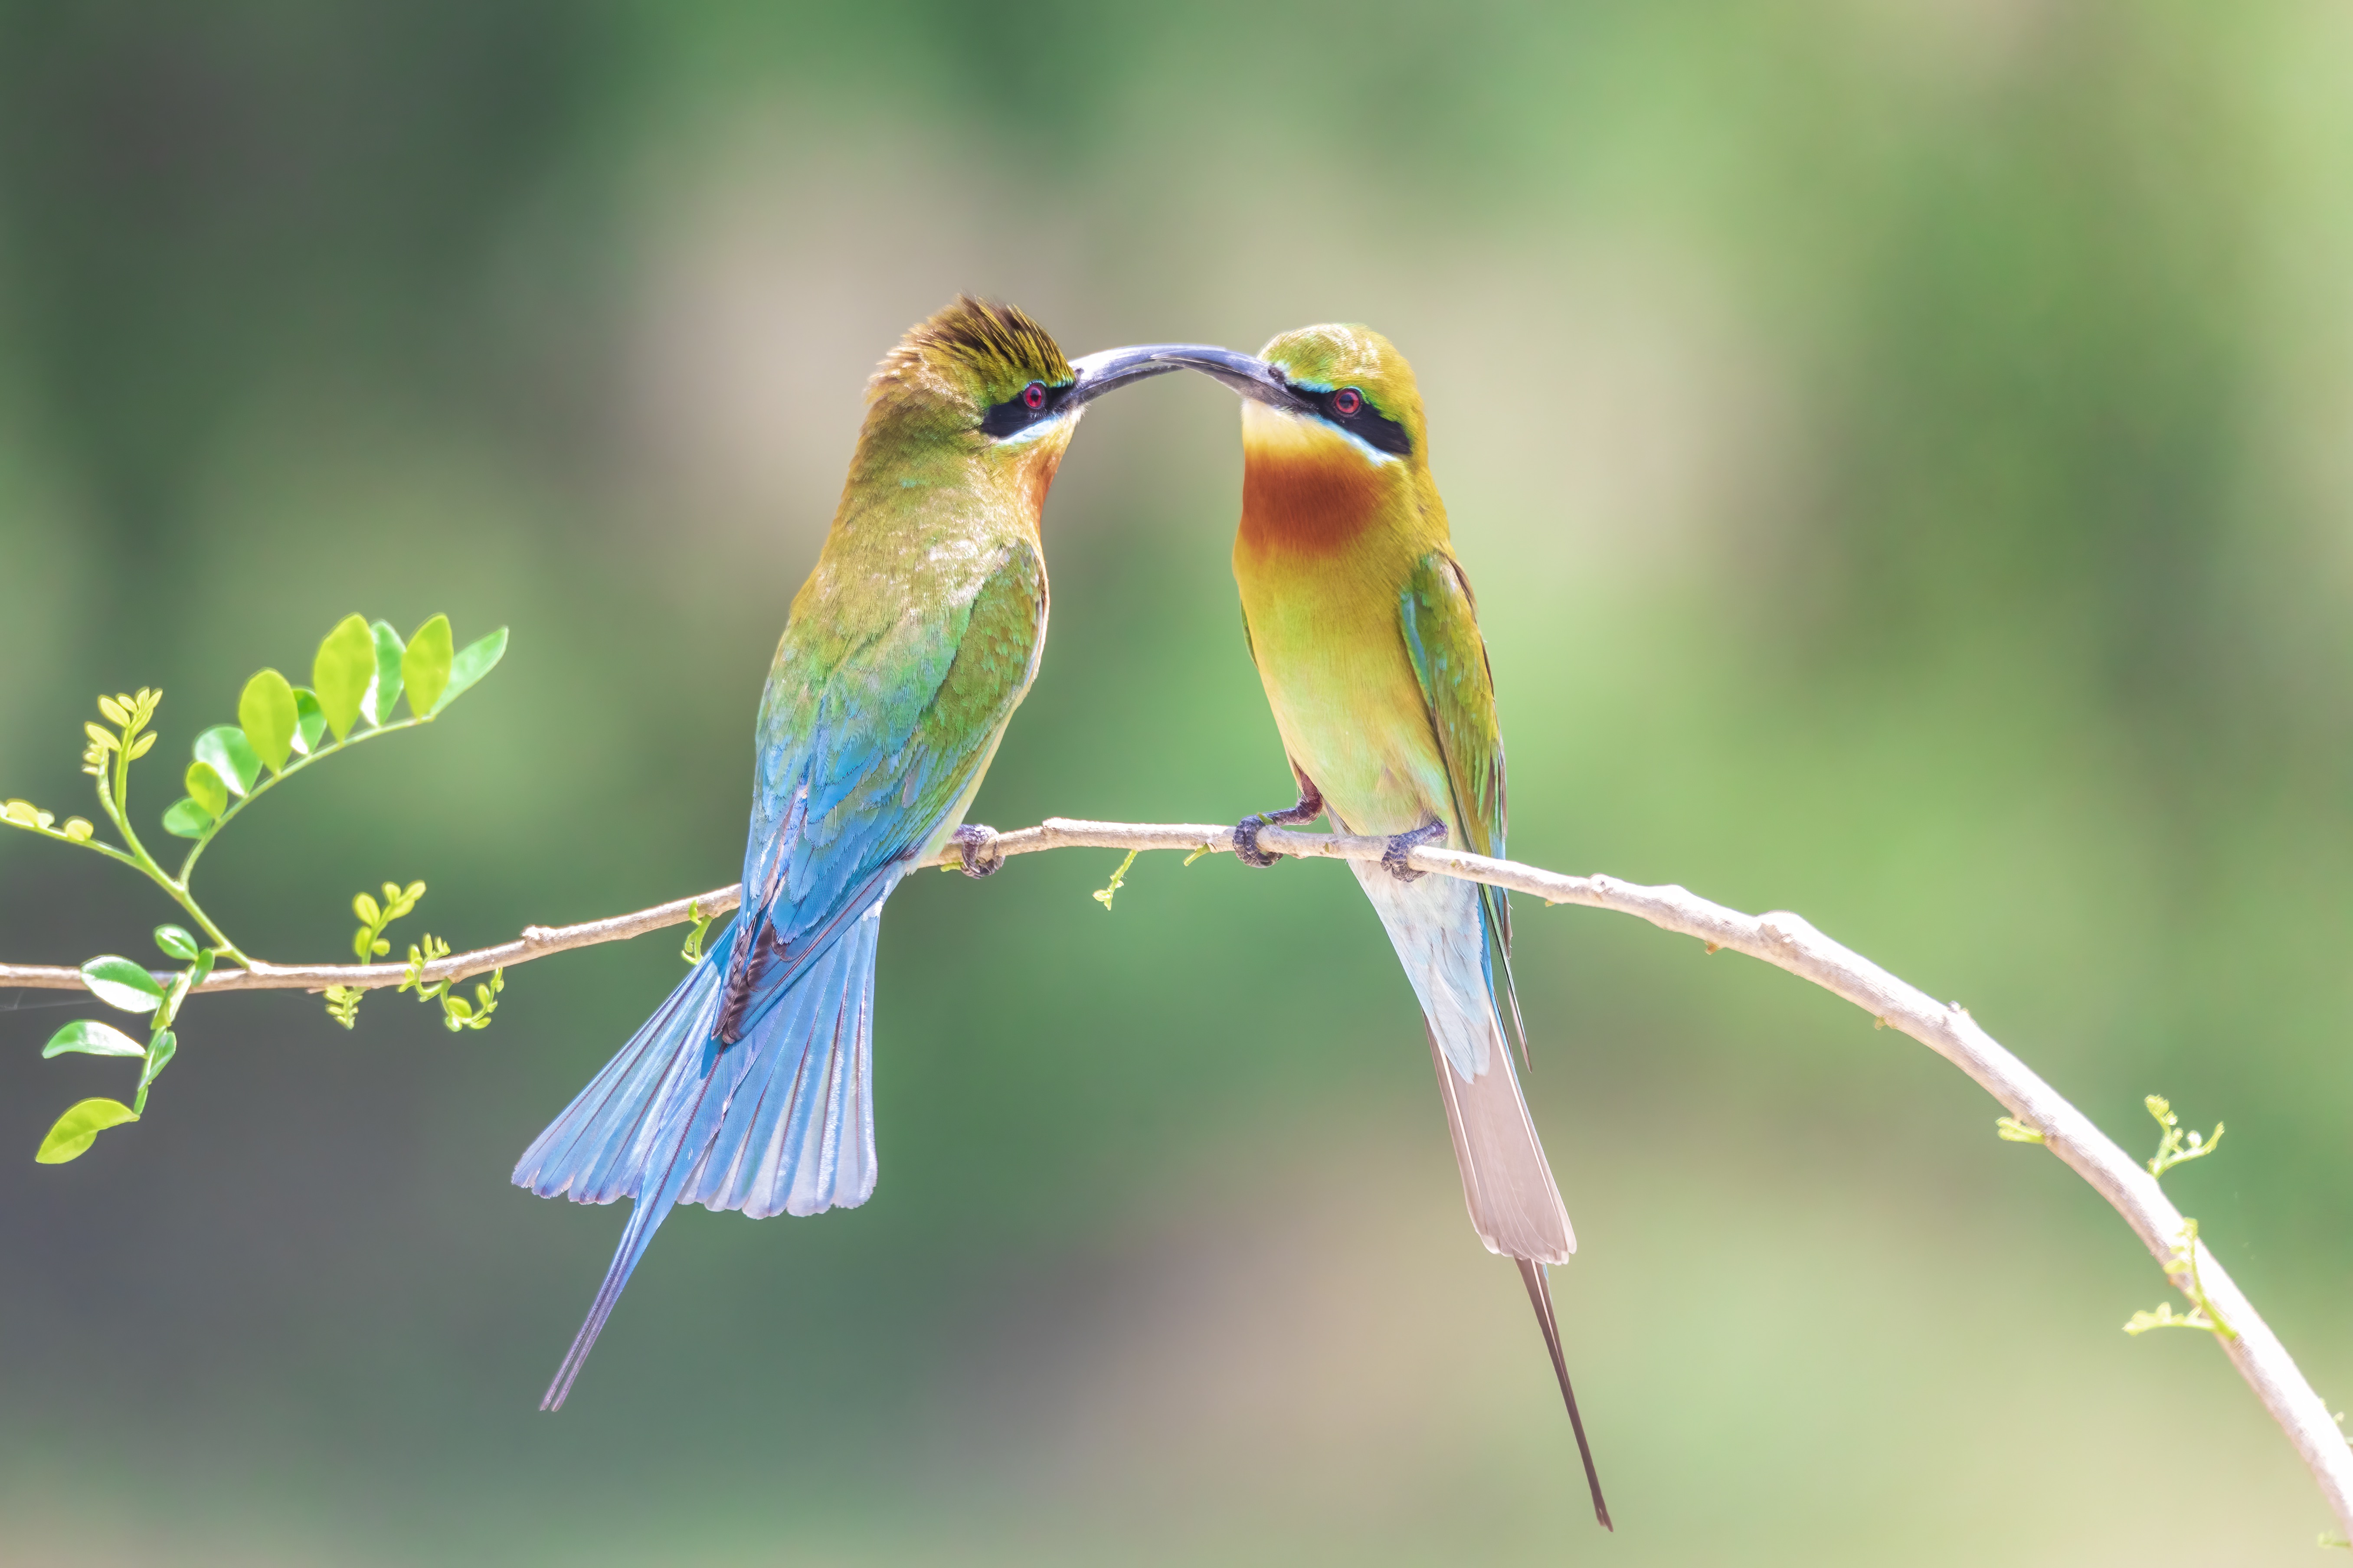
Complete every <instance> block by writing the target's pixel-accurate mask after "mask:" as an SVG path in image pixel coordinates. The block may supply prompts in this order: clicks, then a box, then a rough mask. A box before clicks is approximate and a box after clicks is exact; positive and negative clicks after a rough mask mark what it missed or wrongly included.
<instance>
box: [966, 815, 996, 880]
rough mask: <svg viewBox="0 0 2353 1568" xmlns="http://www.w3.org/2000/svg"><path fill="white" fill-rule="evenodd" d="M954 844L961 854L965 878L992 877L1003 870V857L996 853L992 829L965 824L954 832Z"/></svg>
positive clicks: (975, 823) (993, 829) (994, 836)
mask: <svg viewBox="0 0 2353 1568" xmlns="http://www.w3.org/2000/svg"><path fill="white" fill-rule="evenodd" d="M954 842H955V846H956V847H957V848H958V849H959V850H961V851H962V852H963V855H964V874H965V876H967V877H994V876H996V875H997V872H999V871H1001V870H1003V869H1004V868H1005V857H1004V856H1003V855H1001V854H999V853H997V829H995V828H994V827H989V826H984V825H983V824H981V823H977V822H967V823H965V825H964V826H962V827H959V828H957V829H956V830H955V835H954Z"/></svg>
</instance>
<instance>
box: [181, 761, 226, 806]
mask: <svg viewBox="0 0 2353 1568" xmlns="http://www.w3.org/2000/svg"><path fill="white" fill-rule="evenodd" d="M187 785H188V798H189V799H190V800H193V801H195V803H196V804H197V805H201V806H203V807H204V808H205V815H206V816H219V815H220V814H221V813H222V812H224V811H227V809H228V785H227V784H223V783H222V782H221V776H220V770H219V769H218V768H216V767H214V766H213V765H212V763H189V764H188V777H187Z"/></svg>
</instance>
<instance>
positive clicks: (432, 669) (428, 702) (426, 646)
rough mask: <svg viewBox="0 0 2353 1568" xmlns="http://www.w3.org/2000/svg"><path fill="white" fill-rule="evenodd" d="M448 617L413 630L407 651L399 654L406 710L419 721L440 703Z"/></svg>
mask: <svg viewBox="0 0 2353 1568" xmlns="http://www.w3.org/2000/svg"><path fill="white" fill-rule="evenodd" d="M449 646H450V645H449V617H448V616H434V617H433V618H432V619H431V620H429V621H427V622H426V623H425V624H424V625H423V626H419V627H417V635H416V636H415V637H410V638H409V639H408V651H407V652H406V653H405V654H403V655H401V658H400V673H401V678H402V679H404V680H406V682H407V684H408V710H409V711H410V712H411V713H414V714H416V715H417V717H419V718H423V717H424V716H425V715H426V714H427V713H430V712H432V711H433V705H434V704H435V703H437V702H438V701H440V700H441V692H442V690H443V689H444V688H446V687H448V684H449V664H450V655H449ZM475 679H478V680H479V679H481V678H480V676H476V677H475Z"/></svg>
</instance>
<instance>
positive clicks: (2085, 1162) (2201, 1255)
mask: <svg viewBox="0 0 2353 1568" xmlns="http://www.w3.org/2000/svg"><path fill="white" fill-rule="evenodd" d="M1259 843H1260V845H1261V847H1263V848H1266V849H1269V850H1273V851H1276V852H1279V853H1282V854H1284V855H1296V856H1301V857H1303V858H1314V859H1343V860H1378V859H1380V858H1381V857H1382V855H1383V853H1384V852H1385V851H1386V850H1387V848H1388V840H1386V839H1382V838H1351V837H1338V836H1335V835H1330V834H1322V833H1296V832H1292V831H1289V830H1287V829H1283V828H1276V827H1270V828H1266V829H1264V830H1263V831H1262V832H1261V834H1260V836H1259ZM1232 847H1233V829H1232V828H1231V827H1229V826H1214V825H1211V824H1207V823H1156V824H1141V823H1120V822H1081V821H1074V820H1072V819H1071V818H1068V817H1059V816H1056V817H1048V818H1047V819H1046V820H1045V821H1044V822H1043V823H1041V824H1039V826H1036V827H1026V828H1022V829H1021V830H1019V831H1018V832H1014V833H1007V834H1004V835H1001V836H1000V837H998V838H997V843H996V846H995V848H996V849H997V850H999V851H1001V852H1002V853H1004V854H1007V855H1029V854H1034V853H1037V852H1038V851H1040V850H1045V849H1068V848H1099V849H1130V850H1144V849H1184V850H1193V849H1203V848H1207V849H1211V850H1229V849H1231V848H1232ZM959 858H960V852H959V851H958V850H956V849H955V848H954V847H951V848H950V849H949V850H948V851H947V852H946V853H944V854H943V855H941V856H939V857H937V858H935V859H934V860H932V861H930V862H927V864H932V865H948V864H952V863H955V862H956V861H957V860H958V859H959ZM1407 861H1408V863H1409V865H1410V866H1412V867H1413V868H1414V869H1416V870H1420V871H1435V872H1438V873H1439V874H1440V875H1441V876H1448V877H1461V878H1463V879H1467V880H1471V881H1474V882H1487V883H1491V884H1493V885H1494V886H1496V887H1499V888H1509V889H1513V890H1514V891H1515V892H1522V893H1527V894H1530V895H1532V896H1533V897H1535V898H1539V899H1542V900H1545V901H1546V903H1547V904H1583V905H1586V906H1588V907H1589V908H1592V909H1598V910H1614V911H1616V912H1618V913H1620V914H1628V915H1634V916H1638V917H1639V918H1641V919H1642V920H1646V921H1650V922H1651V924H1652V925H1655V926H1657V927H1659V928H1660V929H1661V930H1662V931H1674V932H1677V933H1679V934H1681V935H1683V936H1690V937H1696V938H1698V939H1699V940H1700V941H1702V942H1707V943H1709V944H1710V948H1711V950H1713V949H1715V948H1730V949H1732V950H1733V951H1735V952H1745V953H1746V954H1747V955H1748V956H1749V957H1751V958H1757V959H1762V960H1763V961H1764V962H1766V963H1770V964H1772V965H1773V966H1775V967H1776V968H1778V969H1786V970H1788V972H1789V973H1792V974H1795V975H1797V976H1799V978H1801V979H1805V980H1810V981H1812V982H1813V983H1814V984H1817V985H1820V986H1821V987H1822V988H1823V989H1825V990H1828V991H1831V992H1834V993H1836V994H1838V995H1840V996H1842V997H1844V998H1845V999H1846V1000H1848V1001H1850V1002H1852V1003H1853V1004H1854V1005H1856V1006H1858V1007H1861V1008H1862V1009H1863V1011H1865V1012H1866V1013H1869V1014H1870V1015H1871V1016H1873V1018H1875V1019H1877V1020H1878V1021H1879V1022H1881V1023H1883V1024H1884V1025H1886V1026H1888V1027H1890V1028H1894V1029H1897V1030H1901V1031H1902V1032H1903V1033H1905V1034H1906V1035H1909V1036H1911V1037H1913V1038H1914V1039H1915V1040H1917V1041H1919V1042H1920V1043H1921V1044H1922V1045H1924V1046H1926V1047H1928V1048H1929V1049H1930V1050H1932V1051H1935V1052H1936V1054H1937V1055H1938V1056H1940V1057H1943V1058H1945V1059H1946V1060H1947V1061H1949V1062H1951V1063H1952V1064H1953V1065H1954V1066H1955V1067H1957V1068H1960V1069H1961V1070H1962V1071H1963V1072H1965V1073H1967V1074H1968V1075H1969V1077H1971V1078H1972V1079H1976V1080H1977V1082H1978V1086H1979V1087H1980V1088H1982V1089H1985V1091H1986V1092H1987V1093H1989V1094H1990V1095H1992V1096H1993V1097H1994V1098H1995V1099H1996V1100H2000V1102H2001V1104H2002V1106H2003V1108H2004V1109H2006V1110H2008V1111H2009V1112H2010V1115H2011V1116H2012V1117H2014V1118H2015V1119H2016V1120H2017V1121H2019V1122H2020V1123H2021V1124H2022V1125H2023V1127H2024V1128H2025V1129H2026V1130H2028V1131H2029V1133H2030V1134H2033V1133H2039V1134H2040V1135H2041V1138H2042V1143H2043V1146H2044V1147H2046V1148H2048V1149H2049V1150H2050V1151H2051V1152H2052V1153H2053V1154H2056V1155H2057V1156H2059V1158H2060V1159H2061V1160H2062V1161H2063V1162H2064V1163H2066V1164H2067V1165H2068V1167H2069V1168H2070V1169H2072V1170H2073V1171H2074V1172H2075V1173H2076V1174H2077V1175H2080V1176H2082V1177H2083V1178H2084V1180H2085V1181H2086V1182H2089V1183H2090V1184H2092V1186H2093V1188H2094V1191H2096V1192H2098V1193H2099V1194H2100V1195H2101V1196H2102V1197H2104V1198H2105V1199H2106V1200H2107V1201H2108V1204H2109V1205H2110V1206H2111V1207H2113V1208H2114V1209H2115V1210H2116V1212H2117V1213H2118V1214H2120V1215H2123V1216H2124V1218H2125V1221H2126V1224H2128V1225H2130V1226H2132V1228H2133V1232H2134V1234H2135V1235H2137V1236H2138V1237H2140V1238H2141V1241H2142V1244H2143V1245H2145V1246H2146V1247H2147V1248H2148V1249H2149V1252H2150V1254H2151V1255H2152V1256H2153V1257H2155V1258H2157V1260H2158V1265H2159V1267H2161V1268H2164V1269H2165V1270H2166V1273H2167V1278H2168V1279H2171V1280H2172V1282H2173V1284H2174V1286H2175V1287H2176V1288H2177V1289H2180V1290H2182V1291H2184V1292H2185V1293H2190V1294H2193V1297H2194V1296H2195V1295H2198V1294H2202V1296H2203V1298H2204V1303H2205V1304H2208V1305H2210V1306H2211V1309H2212V1310H2213V1311H2214V1312H2215V1313H2216V1314H2217V1316H2218V1318H2219V1321H2220V1322H2221V1323H2222V1324H2224V1325H2227V1327H2228V1329H2229V1332H2228V1333H2217V1334H2216V1335H2215V1336H2214V1337H2215V1338H2216V1339H2217V1340H2218V1341H2220V1342H2221V1346H2222V1350H2223V1353H2225V1354H2226V1355H2228V1356H2229V1357H2230V1358H2231V1362H2232V1365H2234V1366H2236V1367H2237V1368H2238V1369H2239V1374H2240V1375H2241V1376H2242V1377H2243V1378H2245V1379H2246V1380H2247V1383H2248V1385H2249V1386H2250V1387H2252V1388H2253V1390H2254V1391H2255V1395H2256V1397H2257V1398H2259V1399H2261V1400H2262V1401H2263V1408H2264V1409H2266V1410H2268V1411H2270V1412H2271V1415H2272V1418H2273V1419H2274V1420H2275V1421H2277V1422H2278V1423H2279V1425H2280V1427H2281V1429H2282V1430H2283V1431H2284V1432H2285V1433H2286V1434H2287V1437H2288V1441H2289V1442H2290V1443H2292V1444H2294V1445H2295V1450H2296V1452H2297V1453H2298V1454H2299V1455H2301V1456H2302V1457H2303V1459H2304V1462H2305V1464H2306V1467H2308V1468H2310V1469H2311V1471H2312V1474H2313V1479H2315V1481H2316V1482H2317V1483H2318V1485H2319V1487H2320V1491H2321V1495H2322V1496H2323V1497H2324V1498H2325V1499H2327V1502H2328V1505H2329V1507H2330V1509H2331V1510H2334V1511H2335V1513H2336V1515H2337V1521H2338V1522H2339V1524H2340V1525H2342V1526H2343V1527H2344V1528H2345V1530H2346V1531H2347V1533H2348V1535H2349V1536H2353V1447H2348V1444H2347V1441H2346V1438H2345V1436H2343V1435H2342V1433H2340V1431H2339V1430H2338V1428H2337V1424H2336V1421H2335V1419H2334V1418H2333V1417H2332V1416H2331V1415H2329V1412H2328V1409H2327V1405H2324V1404H2322V1402H2321V1399H2320V1396H2319V1395H2318V1394H2316V1393H2314V1392H2313V1389H2312V1385H2311V1384H2309V1383H2307V1382H2306V1380H2305V1376H2304V1373H2302V1372H2301V1371H2299V1370H2298V1369H2297V1367H2296V1364H2295V1358H2294V1357H2293V1356H2291V1355H2289V1354H2288V1352H2287V1347H2286V1346H2285V1345H2284V1344H2282V1343H2281V1342H2280V1340H2279V1337H2278V1336H2277V1335H2276V1334H2274V1333H2273V1332H2272V1331H2271V1328H2270V1326H2269V1325H2268V1324H2266V1323H2265V1322H2264V1321H2263V1318H2262V1316H2261V1315H2260V1314H2259V1313H2257V1312H2256V1310H2255V1309H2254V1305H2253V1302H2251V1301H2249V1300H2247V1298H2246V1295H2245V1293H2244V1292H2242V1290H2241V1289H2239V1287H2238V1285H2237V1284H2236V1282H2234V1281H2233V1280H2232V1278H2231V1276H2230V1273H2229V1271H2228V1270H2226V1269H2225V1268H2223V1267H2222V1265H2221V1262H2220V1261H2219V1260H2218V1259H2217V1258H2215V1257H2214V1255H2213V1253H2212V1252H2211V1250H2209V1249H2208V1247H2207V1246H2206V1244H2205V1242H2204V1241H2203V1240H2202V1239H2201V1238H2200V1237H2198V1235H2197V1234H2196V1231H2195V1228H2194V1227H2192V1226H2188V1225H2186V1223H2185V1222H2184V1220H2183V1218H2182V1215H2181V1211H2180V1210H2179V1209H2177V1208H2175V1207H2174V1206H2173V1204H2172V1201H2171V1200H2170V1199H2168V1197H2167V1196H2166V1195H2165V1193H2164V1191H2163V1189H2162V1188H2160V1187H2159V1186H2158V1182H2157V1178H2156V1177H2154V1176H2152V1175H2151V1174H2149V1173H2148V1171H2147V1169H2146V1168H2145V1167H2144V1166H2142V1165H2141V1164H2140V1163H2138V1162H2137V1161H2136V1160H2134V1159H2133V1157H2132V1156H2131V1155H2129V1154H2126V1152H2124V1151H2123V1150H2122V1149H2120V1148H2118V1147H2117V1146H2116V1144H2115V1143H2114V1142H2112V1141H2110V1140H2109V1138H2108V1137H2107V1136H2106V1135H2105V1133H2103V1132H2102V1131H2100V1130H2099V1129H2098V1128H2097V1127H2095V1126H2094V1125H2093V1123H2092V1121H2091V1119H2090V1118H2089V1117H2087V1116H2085V1115H2084V1113H2083V1112H2082V1111H2080V1110H2076V1109H2075V1108H2074V1106H2073V1105H2072V1104H2070V1103H2069V1102H2068V1101H2067V1100H2066V1099H2065V1098H2063V1096H2062V1095H2061V1094H2060V1093H2059V1091H2058V1090H2056V1089H2052V1087H2051V1086H2050V1085H2049V1084H2047V1083H2045V1082H2043V1080H2042V1079H2041V1078H2040V1077H2038V1076H2037V1075H2036V1074H2035V1073H2034V1072H2033V1071H2032V1070H2031V1069H2030V1068H2028V1067H2027V1066H2026V1064H2025V1063H2023V1062H2021V1061H2020V1060H2019V1059H2018V1058H2016V1057H2014V1056H2012V1055H2011V1054H2010V1052H2009V1051H2008V1050H2007V1049H2005V1048H2004V1047H2002V1045H2001V1044H2000V1042H1999V1041H1997V1040H1996V1039H1994V1037H1992V1036H1990V1035H1989V1034H1987V1033H1986V1032H1985V1030H1984V1029H1982V1028H1981V1027H1979V1026H1978V1022H1977V1020H1976V1019H1974V1018H1972V1017H1970V1016H1969V1014H1968V1009H1967V1008H1965V1007H1963V1006H1962V1005H1960V1004H1959V1003H1957V1002H1950V1003H1947V1002H1938V1001H1936V999H1935V998H1933V997H1931V996H1930V995H1928V994H1927V993H1926V992H1924V991H1922V990H1920V989H1919V988H1918V987H1916V986H1914V985H1911V984H1906V983H1905V981H1902V980H1899V979H1898V978H1896V977H1895V976H1894V975H1893V974H1890V973H1888V972H1887V971H1885V970H1883V969H1882V968H1880V967H1879V965H1877V964H1875V963H1872V962H1871V961H1870V960H1869V959H1867V958H1864V957H1863V956H1862V954H1860V953H1858V952H1852V950H1850V949H1848V948H1845V947H1842V946H1841V945H1840V944H1839V943H1837V942H1832V941H1831V939H1830V938H1829V937H1826V936H1824V935H1823V934H1822V933H1821V932H1820V931H1816V930H1815V929H1814V928H1813V926H1811V925H1810V924H1809V923H1808V922H1807V921H1805V920H1804V919H1803V918H1802V917H1800V916H1798V915H1794V914H1791V913H1789V912H1788V911H1787V910H1776V911H1774V912H1772V913H1769V914H1763V915H1750V914H1743V913H1741V912H1740V911H1739V910H1732V909H1727V908H1725V906H1724V905H1722V904H1717V903H1711V902H1710V901H1709V900H1705V899H1703V898H1700V897H1698V896H1696V895H1694V894H1693V893H1691V892H1688V891H1686V890H1685V889H1682V888H1679V887H1656V888H1653V887H1644V886H1642V885H1641V884H1639V883H1634V882H1624V881H1620V880H1619V879H1616V878H1614V877H1605V876H1591V877H1571V876H1564V875H1563V874H1561V873H1560V872H1557V871H1546V870H1544V869H1542V868H1538V867H1535V866H1525V865H1521V864H1519V863H1518V862H1516V861H1512V860H1494V859H1490V858H1486V857H1485V856H1481V855H1467V854H1463V853H1461V852H1460V851H1458V850H1452V849H1440V848H1433V847H1426V846H1425V847H1421V848H1418V849H1415V850H1413V851H1412V852H1411V853H1410V854H1409V855H1408V857H1407ZM738 896H739V894H738V889H735V888H734V887H732V886H731V887H725V888H719V889H713V890H712V891H711V892H708V893H703V894H701V895H699V896H697V897H695V898H692V899H680V900H674V901H673V902H670V903H667V904H659V905H657V906H655V907H654V908H652V909H649V910H638V911H637V912H635V913H633V914H626V915H616V916H614V917H612V918H610V919H608V920H602V921H589V922H587V923H586V924H584V925H575V926H556V927H548V926H531V927H528V928H526V929H525V930H524V931H523V933H522V936H521V937H520V938H518V939H517V940H515V941H513V942H505V943H502V944H501V945H500V946H497V947H488V948H482V949H480V950H479V951H477V952H459V953H452V954H450V955H449V956H448V957H447V958H444V959H442V960H440V961H438V963H430V964H427V965H426V967H425V974H424V978H425V980H426V982H427V984H430V983H432V982H434V981H438V980H443V979H449V980H460V979H464V978H467V977H468V976H470V975H475V974H480V973H488V972H489V971H491V970H492V969H496V968H500V967H502V966H506V965H511V964H516V963H526V962H528V961H530V960H532V959H534V958H542V957H544V956H546V955H547V954H549V953H552V952H565V951H567V950H569V949H572V948H576V947H588V946H592V945H594V944H596V943H597V942H618V941H621V940H623V939H624V938H628V937H633V936H639V935H642V934H644V933H645V932H647V931H657V930H659V929H660V928H662V927H664V926H673V925H682V924H684V923H685V922H686V921H690V920H691V919H693V918H694V917H695V913H696V912H697V911H699V912H700V913H702V914H704V915H717V914H722V913H724V912H726V911H728V910H733V908H734V907H735V905H736V901H737V899H738ZM404 973H405V969H404V967H403V966H399V965H394V964H370V965H359V964H334V965H319V966H289V965H280V964H257V965H256V966H255V967H254V968H252V969H250V970H235V971H230V972H227V973H215V974H214V975H212V976H211V977H210V978H209V979H207V980H206V982H205V984H204V985H203V986H201V987H200V989H201V990H203V991H205V992H207V993H210V992H215V991H251V990H270V989H276V990H300V989H307V990H312V991H316V990H320V989H322V988H324V987H326V986H329V985H353V986H360V987H363V988H375V987H378V986H385V985H394V984H398V983H399V982H400V980H401V978H402V976H403V974H404ZM81 984H82V982H81V975H80V973H79V971H77V970H73V969H66V968H52V967H45V966H30V965H7V964H0V986H11V985H15V986H30V987H34V988H39V989H51V990H78V989H79V988H80V987H81ZM2193 1270H2194V1271H2195V1272H2194V1275H2193V1272H2192V1271H2193Z"/></svg>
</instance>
